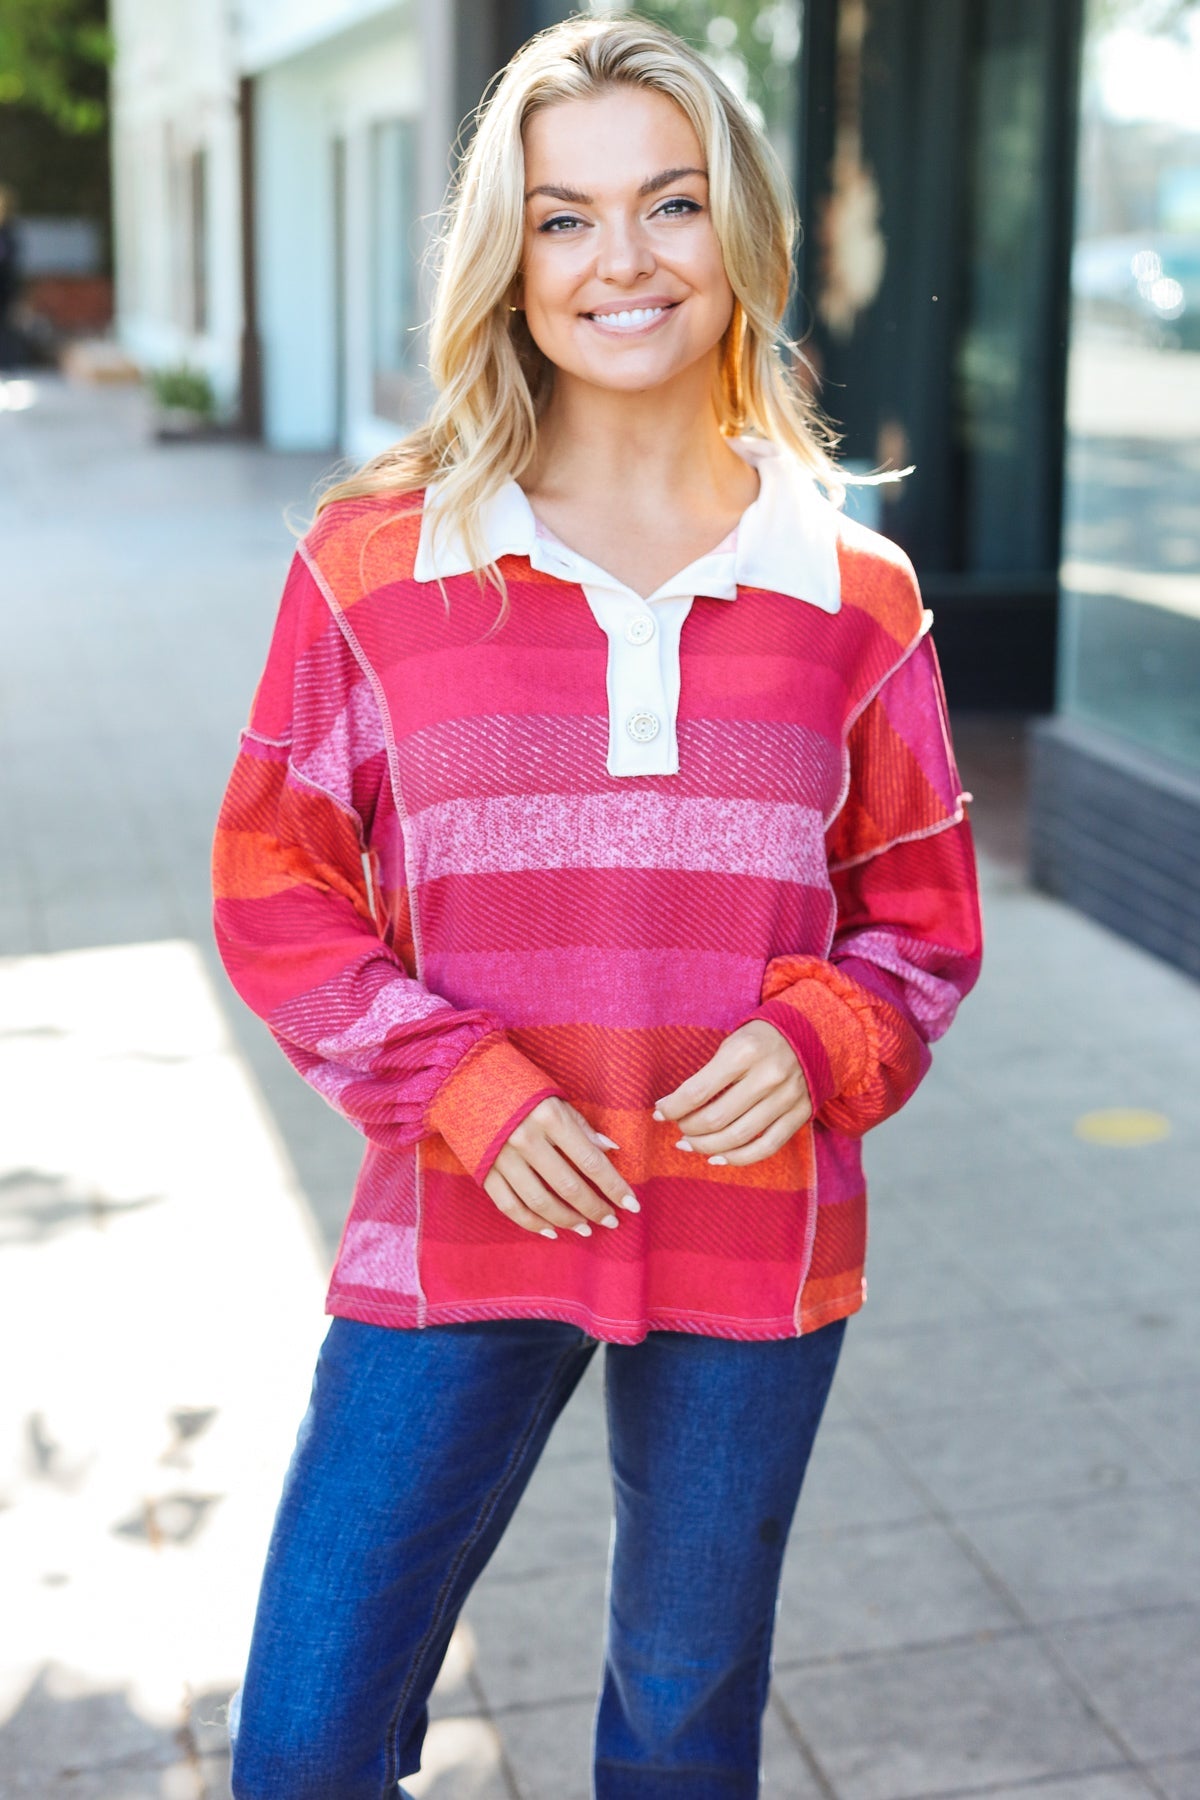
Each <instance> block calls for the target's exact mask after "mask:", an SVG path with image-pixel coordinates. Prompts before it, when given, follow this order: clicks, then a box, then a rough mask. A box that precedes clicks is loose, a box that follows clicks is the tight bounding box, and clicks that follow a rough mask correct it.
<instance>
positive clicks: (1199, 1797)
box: [1149, 1757, 1200, 1800]
mask: <svg viewBox="0 0 1200 1800" xmlns="http://www.w3.org/2000/svg"><path fill="white" fill-rule="evenodd" d="M1149 1773H1150V1774H1151V1775H1153V1777H1154V1779H1155V1781H1156V1782H1157V1783H1158V1787H1159V1790H1160V1791H1161V1792H1162V1793H1164V1794H1165V1795H1166V1796H1167V1800H1200V1757H1168V1758H1165V1759H1164V1760H1163V1761H1162V1762H1154V1763H1151V1764H1150V1766H1149Z"/></svg>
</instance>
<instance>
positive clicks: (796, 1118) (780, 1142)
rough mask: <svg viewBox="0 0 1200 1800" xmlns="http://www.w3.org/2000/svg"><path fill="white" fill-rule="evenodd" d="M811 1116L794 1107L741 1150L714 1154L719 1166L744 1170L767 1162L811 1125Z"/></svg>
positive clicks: (801, 1108)
mask: <svg viewBox="0 0 1200 1800" xmlns="http://www.w3.org/2000/svg"><path fill="white" fill-rule="evenodd" d="M810 1117H811V1114H809V1113H808V1112H807V1111H806V1110H805V1109H804V1108H803V1107H793V1108H792V1109H791V1110H790V1111H789V1112H787V1113H785V1114H784V1116H783V1117H782V1118H781V1119H776V1121H775V1123H774V1124H773V1125H769V1126H768V1127H767V1129H766V1131H764V1132H763V1133H762V1135H761V1137H757V1138H755V1139H754V1140H753V1141H752V1142H751V1143H749V1144H743V1145H742V1146H741V1148H740V1149H737V1150H729V1151H717V1152H714V1153H713V1154H714V1156H715V1157H716V1159H717V1162H718V1166H720V1165H721V1164H724V1163H728V1164H729V1165H730V1167H731V1168H744V1167H745V1166H746V1164H748V1163H757V1162H765V1161H766V1159H767V1158H768V1157H769V1156H775V1155H777V1154H778V1152H779V1151H780V1150H782V1149H783V1147H784V1145H785V1144H788V1143H790V1142H791V1140H792V1138H794V1137H795V1135H796V1133H797V1132H798V1131H799V1130H800V1129H801V1128H802V1127H803V1126H805V1125H807V1124H808V1123H809V1119H810Z"/></svg>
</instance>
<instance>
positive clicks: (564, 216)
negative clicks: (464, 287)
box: [516, 86, 734, 393]
mask: <svg viewBox="0 0 1200 1800" xmlns="http://www.w3.org/2000/svg"><path fill="white" fill-rule="evenodd" d="M524 144H525V192H526V202H525V234H524V247H523V252H522V277H521V280H520V282H519V285H518V292H517V296H516V297H517V300H518V303H519V305H521V306H522V307H523V309H524V312H525V318H526V322H527V324H528V326H529V331H530V334H531V336H532V338H533V340H534V342H535V343H536V345H537V346H538V348H539V350H541V352H542V354H543V355H544V356H546V357H547V358H548V360H549V361H550V362H551V363H553V364H554V366H555V368H556V369H557V370H558V371H559V375H560V376H563V377H566V378H567V379H568V380H570V379H575V380H578V381H582V382H586V383H589V384H591V385H593V386H596V387H601V388H607V389H611V390H622V391H626V392H630V393H633V392H640V391H644V390H646V389H648V388H658V387H661V386H662V385H663V384H664V383H666V382H670V381H672V380H676V379H678V378H680V377H682V376H684V375H685V374H687V373H688V372H691V373H692V374H693V375H694V374H695V373H696V372H698V370H700V369H701V368H703V369H704V370H706V371H707V372H709V373H710V374H711V375H712V376H713V377H714V378H715V374H716V370H717V364H718V357H719V350H718V346H719V344H720V341H721V338H722V336H723V335H724V333H725V330H726V328H727V326H728V325H729V321H730V319H731V317H732V315H733V306H734V295H733V289H732V288H731V287H730V285H729V278H728V276H727V275H726V273H725V265H724V263H723V261H722V258H721V248H720V245H719V244H718V242H717V237H716V233H715V231H714V230H713V224H712V215H711V213H710V212H709V204H708V179H707V175H706V173H705V159H704V152H703V149H702V147H701V145H700V141H699V139H698V138H697V136H696V133H695V131H694V129H693V127H692V125H691V123H690V122H689V120H688V118H687V117H686V115H685V114H684V113H683V112H682V111H681V110H680V108H679V107H678V106H676V104H675V102H674V101H673V100H670V99H668V98H667V96H666V95H665V94H660V93H658V92H656V91H654V90H652V89H645V88H635V87H628V86H622V87H615V88H612V89H610V90H609V91H608V92H606V93H603V94H600V95H598V96H597V97H596V98H594V99H588V100H562V101H558V102H556V103H555V104H553V105H551V106H547V107H544V108H543V109H542V110H541V111H539V112H536V113H534V115H533V116H532V118H530V119H529V120H528V122H527V124H526V126H525V133H524Z"/></svg>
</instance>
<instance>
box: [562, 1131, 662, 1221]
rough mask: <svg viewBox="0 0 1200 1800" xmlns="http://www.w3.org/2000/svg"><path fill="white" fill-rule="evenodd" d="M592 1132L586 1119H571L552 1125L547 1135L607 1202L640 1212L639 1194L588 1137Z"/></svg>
mask: <svg viewBox="0 0 1200 1800" xmlns="http://www.w3.org/2000/svg"><path fill="white" fill-rule="evenodd" d="M590 1129H591V1128H590V1126H588V1124H587V1121H586V1120H584V1119H580V1120H579V1122H578V1123H576V1122H575V1119H573V1118H571V1117H567V1118H566V1119H564V1120H563V1121H562V1122H561V1123H559V1124H554V1125H551V1126H550V1127H549V1128H548V1130H547V1134H546V1135H547V1137H548V1139H549V1140H550V1142H551V1143H552V1145H553V1146H554V1147H556V1148H557V1149H558V1150H560V1151H561V1152H562V1154H563V1155H564V1156H565V1157H566V1158H567V1160H568V1162H570V1163H572V1164H574V1166H575V1168H576V1169H577V1170H578V1171H579V1173H580V1174H581V1175H584V1176H586V1178H587V1179H588V1181H590V1182H591V1183H592V1186H593V1187H597V1188H599V1189H600V1192H601V1193H602V1194H603V1195H604V1197H605V1199H607V1200H611V1201H612V1203H613V1205H614V1206H620V1207H623V1208H624V1210H625V1211H626V1212H640V1211H641V1207H640V1206H639V1205H638V1200H637V1195H636V1194H635V1193H634V1192H633V1189H632V1188H631V1187H630V1185H629V1183H628V1182H627V1181H626V1179H625V1177H624V1176H623V1175H622V1174H621V1172H620V1171H619V1170H618V1169H614V1168H613V1166H612V1164H611V1163H610V1162H609V1160H608V1158H607V1156H605V1154H604V1152H603V1151H602V1150H600V1149H599V1148H598V1147H597V1146H596V1145H595V1144H594V1143H593V1142H592V1140H591V1137H590V1136H589V1135H588V1133H589V1132H590Z"/></svg>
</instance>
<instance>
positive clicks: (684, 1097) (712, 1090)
mask: <svg viewBox="0 0 1200 1800" xmlns="http://www.w3.org/2000/svg"><path fill="white" fill-rule="evenodd" d="M753 1057H754V1046H753V1044H751V1043H750V1042H749V1041H748V1040H747V1039H742V1040H740V1041H739V1040H738V1038H737V1036H736V1034H735V1035H733V1036H731V1037H727V1038H724V1039H722V1041H721V1043H720V1044H719V1045H718V1046H717V1048H716V1050H715V1051H714V1052H713V1054H712V1056H710V1058H709V1059H708V1061H707V1062H706V1063H705V1064H704V1065H703V1066H702V1067H701V1068H699V1069H697V1070H696V1073H695V1074H694V1075H689V1076H688V1078H687V1080H686V1081H681V1082H680V1084H679V1086H678V1087H677V1088H674V1089H673V1090H672V1091H671V1093H669V1094H664V1095H663V1098H662V1099H661V1100H656V1101H655V1102H654V1113H655V1117H656V1118H660V1119H672V1120H678V1119H681V1118H682V1117H683V1115H684V1114H685V1113H689V1112H695V1111H696V1110H697V1109H698V1108H699V1107H701V1106H703V1105H705V1103H706V1102H707V1101H709V1100H711V1099H713V1097H714V1096H715V1095H716V1094H719V1093H721V1091H722V1090H723V1089H724V1088H727V1087H728V1086H729V1084H730V1082H732V1081H736V1080H737V1079H738V1077H739V1076H740V1075H744V1074H745V1073H746V1070H747V1068H748V1067H749V1066H750V1063H751V1062H752V1060H753Z"/></svg>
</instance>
